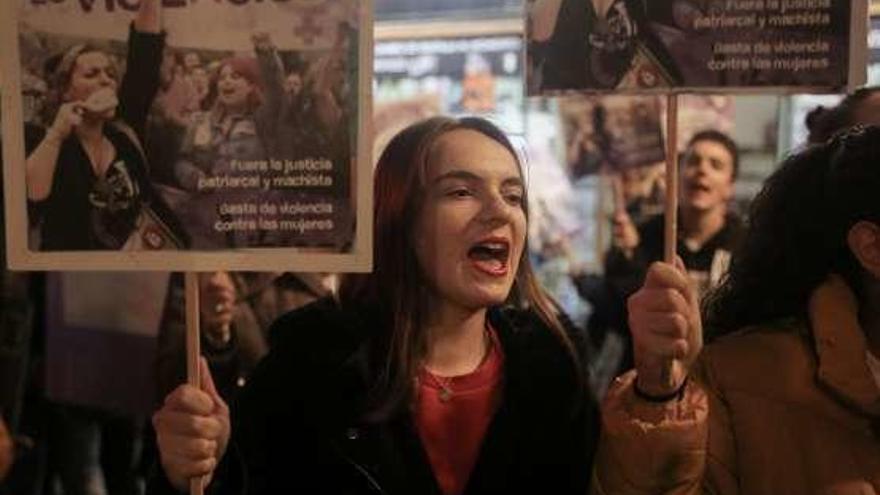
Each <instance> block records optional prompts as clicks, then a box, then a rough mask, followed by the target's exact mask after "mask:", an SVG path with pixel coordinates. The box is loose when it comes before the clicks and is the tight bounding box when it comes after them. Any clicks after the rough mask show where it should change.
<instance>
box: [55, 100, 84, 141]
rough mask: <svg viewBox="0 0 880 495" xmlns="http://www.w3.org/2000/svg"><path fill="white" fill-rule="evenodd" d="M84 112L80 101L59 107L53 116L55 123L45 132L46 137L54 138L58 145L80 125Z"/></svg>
mask: <svg viewBox="0 0 880 495" xmlns="http://www.w3.org/2000/svg"><path fill="white" fill-rule="evenodd" d="M84 111H85V107H84V106H83V102H81V101H70V102H67V103H64V104H63V105H61V107H59V108H58V113H57V114H56V115H55V121H54V122H52V126H51V127H49V129H48V130H47V131H46V135H47V137H49V136H52V137H54V138H55V139H57V141H58V143H60V142H61V141H63V140H64V139H66V138H67V136H69V135H70V133H71V132H72V131H73V129H74V128H75V127H77V126H79V125H80V124H82V120H83V117H82V114H83V112H84Z"/></svg>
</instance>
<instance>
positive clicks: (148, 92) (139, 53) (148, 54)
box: [119, 24, 165, 142]
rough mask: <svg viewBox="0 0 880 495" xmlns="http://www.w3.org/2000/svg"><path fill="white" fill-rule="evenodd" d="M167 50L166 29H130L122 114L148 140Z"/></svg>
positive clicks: (132, 27)
mask: <svg viewBox="0 0 880 495" xmlns="http://www.w3.org/2000/svg"><path fill="white" fill-rule="evenodd" d="M164 50H165V33H164V32H162V33H158V34H156V33H142V32H140V31H138V30H136V29H135V28H134V24H132V25H131V27H129V31H128V55H127V59H126V66H125V75H123V76H122V83H121V84H120V86H119V117H120V118H121V119H122V120H123V121H125V123H126V124H128V125H129V126H130V127H131V128H132V129H134V132H135V133H136V134H137V136H138V138H139V139H140V140H141V142H144V128H145V127H146V122H147V114H148V113H149V111H150V107H151V106H152V105H153V99H154V98H155V97H156V93H157V92H158V90H159V67H160V66H161V64H162V56H163V51H164Z"/></svg>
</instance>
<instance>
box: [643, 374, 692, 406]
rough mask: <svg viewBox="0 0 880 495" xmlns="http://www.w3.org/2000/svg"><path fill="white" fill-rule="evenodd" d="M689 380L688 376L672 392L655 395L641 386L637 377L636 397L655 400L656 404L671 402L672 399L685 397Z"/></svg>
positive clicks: (650, 400)
mask: <svg viewBox="0 0 880 495" xmlns="http://www.w3.org/2000/svg"><path fill="white" fill-rule="evenodd" d="M687 382H688V379H687V377H685V379H684V380H682V382H681V385H679V386H678V388H677V389H675V390H673V391H672V392H670V393H668V394H664V395H653V394H649V393H647V392H645V391H644V390H642V389H640V388H639V380H638V378H637V379H636V380H635V381H634V382H633V392H635V394H636V397H638V398H639V399H642V400H644V401H647V402H653V403H655V404H663V403H666V402H670V401H672V400H676V401H679V400H681V399H682V397H684V391H685V388H686V387H687Z"/></svg>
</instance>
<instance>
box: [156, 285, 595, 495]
mask: <svg viewBox="0 0 880 495" xmlns="http://www.w3.org/2000/svg"><path fill="white" fill-rule="evenodd" d="M489 318H490V322H491V323H492V325H493V327H494V328H495V329H496V330H497V332H498V337H499V340H500V342H501V345H502V347H503V351H504V355H505V366H504V375H505V381H504V390H503V397H502V401H501V404H500V406H499V408H498V410H497V412H496V413H495V417H494V418H493V420H492V422H491V423H490V426H489V429H488V431H487V433H486V437H485V438H484V440H483V445H482V447H481V450H480V454H479V457H478V460H477V462H476V465H475V467H474V470H473V472H472V473H471V476H470V479H469V481H468V484H467V488H466V490H465V493H466V494H473V495H476V494H480V495H488V494H512V493H524V494H554V495H565V494H572V495H575V494H577V495H583V494H585V493H587V490H588V486H589V479H590V475H591V472H592V460H593V453H594V450H595V446H596V443H597V436H598V412H597V406H596V401H595V399H594V398H593V397H592V395H591V394H590V392H589V391H588V388H587V386H586V383H587V376H586V373H585V372H584V369H585V366H580V365H576V364H575V363H574V361H573V360H572V359H571V358H570V355H569V354H568V353H567V351H566V350H565V348H564V347H563V345H562V344H561V343H560V342H559V340H558V339H557V338H556V337H555V336H554V335H553V334H552V333H551V332H550V331H549V330H548V329H547V328H546V327H545V326H544V325H543V324H542V323H541V322H540V320H539V319H538V318H537V317H536V316H535V315H533V314H530V313H525V312H522V311H516V310H509V309H505V310H501V309H493V310H491V311H490V313H489ZM377 326H378V325H377V322H376V320H375V319H374V318H373V317H372V316H371V315H370V314H369V312H368V311H348V310H342V309H340V308H339V305H338V303H337V302H335V301H334V300H333V299H330V298H325V299H322V300H319V301H317V302H315V303H313V304H310V305H308V306H305V307H303V308H301V309H299V310H297V311H294V312H292V313H288V314H287V315H285V316H284V317H282V318H280V319H279V320H278V321H277V322H276V323H275V325H274V328H273V329H272V344H271V351H270V353H269V355H268V356H267V357H266V358H265V359H264V360H263V361H262V362H261V363H260V365H259V366H258V367H257V369H256V370H255V371H254V373H253V374H252V375H251V378H250V380H249V382H248V384H247V386H246V387H245V389H244V391H243V392H242V395H241V397H240V401H239V403H238V404H237V405H236V406H235V407H233V422H234V426H233V440H232V442H231V443H230V447H229V449H228V452H227V455H226V458H225V459H224V462H223V463H222V464H221V468H220V469H219V470H218V473H217V476H216V477H215V479H216V482H215V483H213V484H212V486H211V488H210V489H209V490H208V493H214V494H218V493H219V494H223V495H227V494H240V493H246V494H249V495H251V494H270V493H271V494H279V493H297V494H298V493H307V494H327V495H331V494H332V495H355V494H357V495H361V494H363V495H367V494H371V495H434V494H438V495H439V494H440V493H441V492H440V490H439V488H438V484H437V482H436V480H435V478H434V475H433V472H432V470H431V467H430V463H429V462H428V460H427V455H426V454H425V451H424V449H423V447H422V445H421V441H420V439H419V436H418V434H417V433H416V430H415V425H414V424H413V422H412V418H411V416H410V414H409V413H408V411H407V410H402V411H399V412H398V413H396V414H392V415H391V417H390V419H387V420H382V421H372V422H371V421H368V420H366V419H365V407H366V404H367V392H368V390H369V388H370V385H371V380H372V377H373V376H374V375H375V373H374V372H373V370H374V369H376V365H375V364H372V363H375V362H376V360H373V359H371V356H372V355H375V354H374V352H375V351H374V347H376V342H377V341H378V340H379V339H376V338H374V337H375V336H376V335H377V334H378V333H379V332H377V331H376V327H377ZM307 329H308V330H307ZM572 338H573V341H574V343H575V346H576V347H577V348H579V349H580V348H582V344H583V342H584V339H583V338H582V336H581V335H579V334H578V333H577V332H574V331H573V332H572ZM581 357H582V358H583V356H581ZM581 361H582V362H583V361H585V358H584V359H581ZM152 481H153V482H152V483H151V485H152V486H151V490H150V491H149V492H148V493H150V494H151V495H153V494H159V493H169V492H170V487H169V486H167V481H165V480H164V479H162V477H161V476H159V477H157V478H156V479H154V480H152Z"/></svg>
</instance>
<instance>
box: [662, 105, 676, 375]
mask: <svg viewBox="0 0 880 495" xmlns="http://www.w3.org/2000/svg"><path fill="white" fill-rule="evenodd" d="M665 220H666V221H665V224H664V230H663V261H664V262H666V263H669V264H670V265H671V264H674V263H675V252H676V247H677V245H678V95H676V94H675V93H670V94H669V95H667V96H666V212H665ZM660 379H661V381H662V382H663V383H664V384H666V385H667V386H669V387H670V388H671V387H673V386H674V385H675V384H674V383H672V359H670V360H669V361H667V362H666V363H664V365H663V368H661V375H660Z"/></svg>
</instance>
